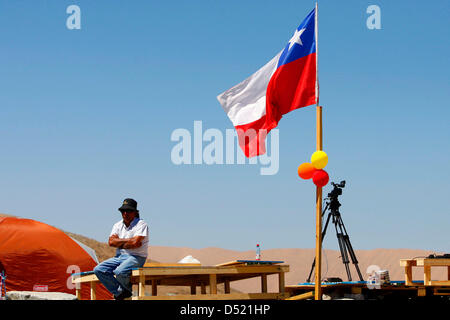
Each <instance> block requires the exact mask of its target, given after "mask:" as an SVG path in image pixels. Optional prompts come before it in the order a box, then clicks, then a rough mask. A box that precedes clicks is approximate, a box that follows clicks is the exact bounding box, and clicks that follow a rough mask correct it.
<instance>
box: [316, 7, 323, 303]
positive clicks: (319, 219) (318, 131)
mask: <svg viewBox="0 0 450 320" xmlns="http://www.w3.org/2000/svg"><path fill="white" fill-rule="evenodd" d="M315 11H316V12H315V24H314V26H315V38H316V103H317V105H316V145H317V147H316V148H317V150H318V151H320V150H322V149H323V135H322V107H321V106H319V64H318V56H319V45H318V42H319V37H318V36H319V26H318V3H317V2H316V10H315ZM315 268H316V274H315V286H314V299H315V300H322V287H321V271H322V187H316V266H315Z"/></svg>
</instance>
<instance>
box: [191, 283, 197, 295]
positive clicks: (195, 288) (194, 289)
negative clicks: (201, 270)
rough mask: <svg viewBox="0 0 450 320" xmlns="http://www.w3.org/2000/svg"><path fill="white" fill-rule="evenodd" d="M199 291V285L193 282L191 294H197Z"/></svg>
mask: <svg viewBox="0 0 450 320" xmlns="http://www.w3.org/2000/svg"><path fill="white" fill-rule="evenodd" d="M196 293H197V286H196V285H195V283H192V284H191V294H193V295H194V294H196Z"/></svg>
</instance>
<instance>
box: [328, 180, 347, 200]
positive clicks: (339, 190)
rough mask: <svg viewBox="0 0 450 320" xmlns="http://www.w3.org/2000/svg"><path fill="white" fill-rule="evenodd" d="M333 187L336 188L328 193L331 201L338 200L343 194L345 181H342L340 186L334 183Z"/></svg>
mask: <svg viewBox="0 0 450 320" xmlns="http://www.w3.org/2000/svg"><path fill="white" fill-rule="evenodd" d="M331 185H332V186H333V187H334V188H333V190H331V192H330V193H328V198H330V199H337V197H338V196H340V195H341V194H342V188H345V180H343V181H341V182H340V183H338V184H336V183H334V182H332V183H331Z"/></svg>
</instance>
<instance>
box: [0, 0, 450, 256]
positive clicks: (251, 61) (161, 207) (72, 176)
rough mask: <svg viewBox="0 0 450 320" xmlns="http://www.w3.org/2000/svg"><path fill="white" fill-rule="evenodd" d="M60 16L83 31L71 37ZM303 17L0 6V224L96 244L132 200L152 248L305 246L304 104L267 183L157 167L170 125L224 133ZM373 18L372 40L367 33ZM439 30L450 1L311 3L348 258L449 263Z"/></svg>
mask: <svg viewBox="0 0 450 320" xmlns="http://www.w3.org/2000/svg"><path fill="white" fill-rule="evenodd" d="M71 4H76V5H79V6H80V8H81V29H80V30H69V29H67V28H66V19H67V17H69V14H67V13H66V8H67V7H68V6H69V5H71ZM314 4H315V2H314V1H255V0H251V1H250V0H248V1H235V0H228V1H211V0H195V1H181V0H177V1H170V2H167V1H166V2H164V1H131V2H127V3H126V4H125V2H123V1H99V0H97V1H75V0H73V1H65V0H64V1H63V0H60V1H44V0H40V1H31V0H29V1H3V0H2V1H0V30H1V31H0V43H1V50H0V61H1V62H0V66H1V67H0V73H1V76H0V134H1V139H0V153H1V163H2V165H1V167H0V173H1V174H0V212H4V213H9V214H14V215H18V216H21V217H25V218H32V219H37V220H40V221H43V222H46V223H48V224H51V225H54V226H57V227H59V228H62V229H64V230H67V231H71V232H75V233H80V234H83V235H85V236H88V237H91V238H94V239H97V240H100V241H106V239H107V236H108V235H109V232H110V230H111V227H112V224H113V223H114V222H116V221H118V220H120V214H119V212H118V211H117V208H118V207H119V206H120V205H121V201H122V200H123V199H124V198H126V197H133V198H135V199H136V200H137V201H138V203H139V208H140V210H141V216H142V217H143V218H144V219H145V220H146V221H147V222H148V223H149V225H150V233H151V236H150V237H151V238H150V243H151V244H153V245H168V246H187V247H194V248H203V247H211V246H216V247H222V248H228V249H237V250H251V249H254V248H255V245H256V243H257V242H259V243H261V246H262V249H263V250H264V249H268V248H312V247H314V245H315V212H314V210H315V207H314V197H315V188H314V186H313V185H312V183H311V182H310V181H303V180H300V179H299V178H298V176H297V173H296V171H297V167H298V165H299V164H301V163H302V162H306V161H308V160H309V157H310V155H311V153H312V152H313V151H314V150H315V109H314V107H307V108H304V109H300V110H297V111H294V112H291V113H290V114H288V115H286V116H285V117H284V118H283V119H282V120H281V121H280V124H279V126H278V129H279V135H280V169H279V172H278V173H277V174H276V175H272V176H261V175H260V174H259V170H260V167H259V166H258V165H228V166H227V165H210V166H209V165H190V166H189V165H181V166H176V165H174V164H173V163H172V162H171V159H170V152H171V150H172V148H173V146H174V145H175V143H174V142H172V141H170V136H171V133H172V132H173V130H175V129H177V128H186V129H188V130H190V131H192V130H193V122H194V120H201V121H203V127H204V129H207V128H217V129H219V130H222V131H223V132H224V131H225V129H230V128H233V127H232V124H231V122H230V121H229V119H228V118H227V116H226V115H225V113H224V111H223V110H222V108H221V106H220V104H219V103H218V101H217V100H216V96H217V95H218V94H219V93H221V92H223V91H224V90H226V89H228V88H230V87H232V86H233V85H235V84H237V83H238V82H240V81H242V80H243V79H245V78H246V77H247V76H249V75H250V74H252V73H253V72H255V71H256V70H257V69H259V68H260V67H261V66H263V65H264V64H265V63H266V62H268V61H269V60H270V59H271V58H272V57H273V56H274V55H275V54H276V53H277V52H279V51H280V50H281V49H282V48H283V47H284V46H285V45H286V43H287V41H288V40H289V39H290V38H291V36H292V34H293V31H294V29H295V28H296V27H297V26H298V25H299V23H300V22H301V21H302V20H303V18H304V17H305V16H306V15H307V14H308V13H309V12H310V11H311V10H312V8H313V7H314ZM372 4H376V5H378V6H379V7H380V8H381V27H382V29H381V30H369V29H368V28H367V27H366V19H367V18H368V17H369V14H367V13H366V9H367V7H368V6H369V5H372ZM449 21H450V3H449V1H447V0H440V1H433V2H432V3H427V2H419V1H401V0H397V1H379V0H374V1H320V3H319V79H320V88H321V93H320V94H321V95H320V101H321V105H323V107H324V150H325V151H326V152H327V153H328V155H329V164H328V166H327V171H328V172H329V174H330V176H331V180H332V181H340V180H346V181H347V187H346V188H345V189H344V191H343V195H342V197H341V199H340V200H341V203H342V207H341V213H342V216H343V220H344V223H345V224H346V227H347V230H348V232H349V234H350V239H351V241H352V243H353V246H354V248H355V249H373V248H414V249H426V250H434V251H439V250H440V251H447V252H449V251H450V236H449V233H448V230H449V227H450V214H449V209H448V207H449V206H448V203H447V199H448V197H449V194H450V188H449V186H450V183H449V162H450V148H449V141H450V128H449V116H450V111H449V110H450V108H449V101H450V90H449V89H450V88H449V84H450V82H449V72H450V62H449V57H450V45H449V39H450V33H449V29H450V28H449V26H448V22H449ZM329 191H330V188H329V186H328V187H326V188H325V193H327V192H329ZM330 232H331V231H330ZM336 244H337V242H336V238H335V235H334V233H332V232H331V233H329V235H327V239H326V241H325V244H324V246H325V247H326V248H330V249H336V248H337V245H336Z"/></svg>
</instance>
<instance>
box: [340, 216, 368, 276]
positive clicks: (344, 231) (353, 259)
mask: <svg viewBox="0 0 450 320" xmlns="http://www.w3.org/2000/svg"><path fill="white" fill-rule="evenodd" d="M339 224H340V225H341V230H343V234H344V242H345V245H346V247H347V249H348V252H349V254H350V258H351V259H352V263H353V264H354V266H355V269H356V272H357V273H358V277H359V280H360V281H364V279H363V276H362V274H361V271H360V270H359V266H358V259H356V254H355V251H354V250H353V247H352V244H351V242H350V237H349V235H348V233H347V230H346V229H345V226H344V221H342V217H341V216H340V215H339Z"/></svg>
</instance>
